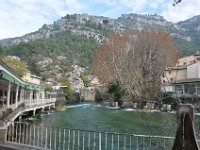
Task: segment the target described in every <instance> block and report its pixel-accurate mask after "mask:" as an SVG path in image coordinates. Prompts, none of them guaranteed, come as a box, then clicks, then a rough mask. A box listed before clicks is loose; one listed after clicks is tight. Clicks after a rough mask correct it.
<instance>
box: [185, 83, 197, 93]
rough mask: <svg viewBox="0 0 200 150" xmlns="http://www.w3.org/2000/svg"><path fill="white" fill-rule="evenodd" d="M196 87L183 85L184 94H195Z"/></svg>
mask: <svg viewBox="0 0 200 150" xmlns="http://www.w3.org/2000/svg"><path fill="white" fill-rule="evenodd" d="M195 86H196V85H195V84H185V85H184V91H185V94H190V95H192V94H196V87H195Z"/></svg>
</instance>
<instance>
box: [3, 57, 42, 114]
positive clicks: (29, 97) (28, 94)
mask: <svg viewBox="0 0 200 150" xmlns="http://www.w3.org/2000/svg"><path fill="white" fill-rule="evenodd" d="M43 97H44V90H43V88H42V87H41V86H39V85H36V84H32V83H28V82H25V81H23V80H22V79H21V78H20V77H19V76H18V75H16V74H15V73H14V72H13V71H12V70H11V69H10V68H9V67H8V66H6V65H5V64H4V63H3V62H1V61H0V108H1V110H5V109H7V108H11V109H16V108H17V107H18V106H19V105H20V104H21V103H23V102H27V101H28V102H34V101H36V100H39V99H42V98H43Z"/></svg>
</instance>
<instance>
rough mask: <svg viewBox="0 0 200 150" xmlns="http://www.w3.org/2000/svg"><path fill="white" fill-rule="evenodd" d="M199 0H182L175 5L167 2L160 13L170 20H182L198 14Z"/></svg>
mask: <svg viewBox="0 0 200 150" xmlns="http://www.w3.org/2000/svg"><path fill="white" fill-rule="evenodd" d="M199 8H200V1H198V0H190V1H182V2H181V3H179V4H178V5H177V6H175V7H174V6H172V4H171V3H169V2H168V3H167V5H166V7H165V8H164V9H163V10H162V12H161V15H162V16H164V17H165V18H166V19H167V20H170V21H172V22H178V21H183V20H186V19H188V18H191V17H193V16H196V15H200V9H199Z"/></svg>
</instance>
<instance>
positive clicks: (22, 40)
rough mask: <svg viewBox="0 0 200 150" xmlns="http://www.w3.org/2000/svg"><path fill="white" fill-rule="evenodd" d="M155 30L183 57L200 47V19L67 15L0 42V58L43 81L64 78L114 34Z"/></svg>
mask: <svg viewBox="0 0 200 150" xmlns="http://www.w3.org/2000/svg"><path fill="white" fill-rule="evenodd" d="M142 28H156V29H164V30H166V31H167V32H169V33H170V34H171V35H172V37H173V38H174V39H175V41H176V42H177V44H178V45H179V46H180V47H181V49H182V54H183V55H189V54H192V53H194V51H196V50H197V49H199V47H200V16H195V17H193V18H190V19H188V20H185V21H182V22H178V23H172V22H169V21H167V20H165V19H164V18H163V17H162V16H159V15H156V14H155V15H139V14H123V15H122V16H121V17H119V18H118V19H112V18H108V17H103V16H90V15H88V14H73V15H68V14H67V15H66V16H64V17H62V18H61V19H59V20H58V21H55V22H54V23H53V24H49V25H46V24H44V25H43V26H42V27H41V28H40V29H39V30H38V31H35V32H32V33H28V34H26V35H24V36H21V37H16V38H10V39H3V40H0V45H1V46H2V49H3V52H1V51H0V53H1V55H16V56H18V57H20V58H21V59H22V60H24V61H26V62H27V63H28V65H29V69H30V70H31V71H32V72H33V73H35V74H38V75H40V74H41V75H42V76H43V79H45V80H48V79H52V78H56V79H55V84H56V82H57V81H58V80H59V78H60V76H62V75H67V72H70V71H71V70H70V69H71V66H72V65H73V64H77V65H79V66H85V67H88V66H89V65H90V63H91V58H92V55H93V54H94V53H95V51H96V49H97V48H98V47H99V46H100V45H101V43H102V42H103V41H105V40H106V39H107V38H108V37H109V35H110V34H112V33H113V32H118V31H123V30H126V29H142Z"/></svg>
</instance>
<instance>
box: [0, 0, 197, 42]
mask: <svg viewBox="0 0 200 150" xmlns="http://www.w3.org/2000/svg"><path fill="white" fill-rule="evenodd" d="M172 4H173V0H1V3H0V39H4V38H11V37H17V36H22V35H24V34H27V33H30V32H34V31H37V30H38V29H39V28H40V27H42V25H43V24H52V23H53V22H54V21H57V20H58V19H60V18H61V17H62V16H65V15H66V14H75V13H76V14H82V13H87V14H89V15H96V16H105V17H110V18H118V17H120V16H121V14H128V13H137V14H158V15H161V16H163V17H164V18H165V19H166V20H168V21H171V22H179V21H184V20H186V19H189V18H191V17H193V16H196V15H200V0H182V2H181V3H179V4H178V5H176V6H175V7H174V6H172Z"/></svg>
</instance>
